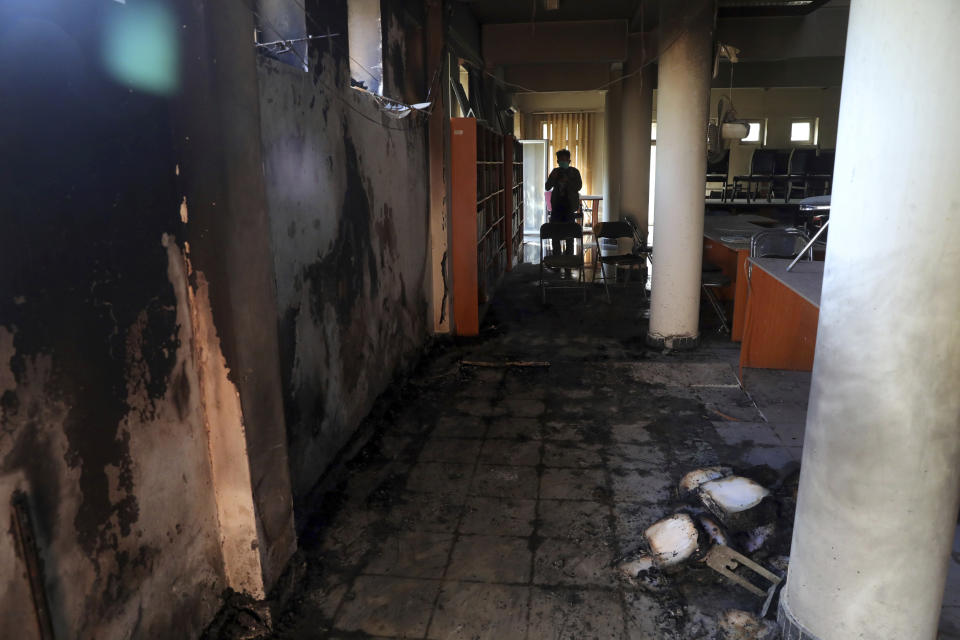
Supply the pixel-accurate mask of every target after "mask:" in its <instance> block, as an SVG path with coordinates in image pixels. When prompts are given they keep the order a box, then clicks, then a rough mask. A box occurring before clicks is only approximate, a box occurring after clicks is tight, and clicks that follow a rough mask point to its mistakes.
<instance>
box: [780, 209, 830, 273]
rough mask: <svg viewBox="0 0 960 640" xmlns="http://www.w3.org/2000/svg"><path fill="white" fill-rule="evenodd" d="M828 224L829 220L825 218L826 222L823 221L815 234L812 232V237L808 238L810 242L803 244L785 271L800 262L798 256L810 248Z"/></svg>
mask: <svg viewBox="0 0 960 640" xmlns="http://www.w3.org/2000/svg"><path fill="white" fill-rule="evenodd" d="M829 225H830V221H829V220H827V221H826V222H824V223H823V226H822V227H820V229H819V230H818V231H817V232H816V233H815V234H813V237H812V238H810V242H808V243H807V246H805V247H804V248H803V249H801V250H800V253H798V254H797V257H796V258H794V259H793V262H791V263H790V264H789V265H788V266H787V271H790V269H793V265H795V264H797V263H798V262H800V258H802V257H803V254H805V253H806V252H807V251H809V250H810V247H812V246H813V243H814V242H816V241H817V238H819V237H820V234H821V233H823V232H824V231H826V230H827V227H828V226H829Z"/></svg>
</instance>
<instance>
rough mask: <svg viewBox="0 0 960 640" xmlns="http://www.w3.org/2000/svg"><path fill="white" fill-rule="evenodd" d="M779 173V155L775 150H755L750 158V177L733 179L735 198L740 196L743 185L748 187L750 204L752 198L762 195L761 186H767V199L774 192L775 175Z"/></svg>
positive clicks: (747, 194)
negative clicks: (754, 192) (754, 193)
mask: <svg viewBox="0 0 960 640" xmlns="http://www.w3.org/2000/svg"><path fill="white" fill-rule="evenodd" d="M776 171H777V154H776V151H775V150H774V149H754V150H753V154H752V155H751V156H750V173H749V174H748V175H742V176H735V177H734V178H733V196H732V197H733V198H736V197H737V196H738V195H740V192H741V189H742V185H743V184H746V185H747V193H746V198H747V202H750V200H751V198H756V197H757V196H759V195H760V185H761V184H766V185H767V199H768V200H769V199H770V194H771V192H772V191H773V182H774V174H775V173H776ZM754 186H756V191H757V193H756V196H754V195H753V190H754Z"/></svg>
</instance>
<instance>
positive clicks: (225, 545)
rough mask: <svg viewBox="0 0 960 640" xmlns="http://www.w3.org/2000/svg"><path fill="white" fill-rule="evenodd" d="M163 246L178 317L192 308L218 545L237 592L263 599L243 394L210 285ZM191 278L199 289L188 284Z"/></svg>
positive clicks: (170, 244)
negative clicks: (228, 361) (217, 319)
mask: <svg viewBox="0 0 960 640" xmlns="http://www.w3.org/2000/svg"><path fill="white" fill-rule="evenodd" d="M162 244H163V246H164V248H166V250H167V256H168V260H169V268H168V275H169V278H170V282H171V284H172V285H173V287H174V291H175V294H176V296H177V302H178V304H177V307H178V313H181V314H182V313H183V312H184V310H186V309H189V320H188V319H187V318H186V317H184V316H181V317H179V321H180V322H181V323H187V322H189V326H191V327H192V331H193V357H194V359H195V362H196V365H197V369H198V372H199V376H198V387H199V392H200V396H201V398H200V404H201V407H202V415H203V424H204V427H205V429H206V433H207V439H208V440H207V446H208V451H209V456H210V465H211V469H212V479H213V490H214V494H215V501H216V512H217V522H218V526H219V529H220V546H221V551H222V554H223V563H224V568H225V571H226V575H227V584H228V585H229V586H230V587H231V588H233V589H234V590H236V591H242V592H246V593H249V594H251V595H252V596H254V597H257V598H262V597H264V595H265V591H264V585H263V572H262V568H261V565H260V554H259V552H258V551H257V547H258V536H257V527H256V514H255V511H254V505H253V488H252V486H251V483H250V465H249V462H248V458H247V443H246V438H245V436H244V427H243V410H242V408H241V406H240V394H239V392H238V391H237V388H236V386H235V385H234V384H233V382H231V381H230V378H229V373H230V370H229V369H228V367H227V364H226V360H225V359H224V357H223V353H222V351H221V348H220V338H219V336H218V335H217V330H216V326H215V325H214V323H213V313H212V311H211V308H210V294H209V285H208V283H207V280H206V277H205V276H204V274H203V272H200V271H192V272H191V268H190V265H189V262H188V261H187V259H186V258H185V257H184V256H183V254H182V253H181V252H180V249H179V247H177V245H176V242H175V241H174V240H173V238H172V236H169V235H164V236H163V241H162ZM188 274H190V275H192V276H193V280H194V282H195V283H196V285H195V287H190V286H188V284H187V282H188V280H187V276H188Z"/></svg>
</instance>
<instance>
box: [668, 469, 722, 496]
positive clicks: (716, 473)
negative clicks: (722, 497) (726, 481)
mask: <svg viewBox="0 0 960 640" xmlns="http://www.w3.org/2000/svg"><path fill="white" fill-rule="evenodd" d="M732 473H733V469H731V468H730V467H704V468H703V469H694V470H693V471H691V472H690V473H688V474H687V475H685V476H683V479H682V480H680V495H681V496H682V495H683V494H685V493H689V492H690V491H693V490H694V489H696V488H697V487H699V486H700V485H702V484H703V483H704V482H710V481H711V480H719V479H720V478H726V477H727V476H729V475H731V474H732Z"/></svg>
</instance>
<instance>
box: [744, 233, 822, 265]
mask: <svg viewBox="0 0 960 640" xmlns="http://www.w3.org/2000/svg"><path fill="white" fill-rule="evenodd" d="M809 241H810V238H809V237H808V236H807V234H806V232H804V231H802V230H800V229H770V230H768V231H761V232H759V233H756V234H754V236H753V237H752V238H751V239H750V257H751V258H787V259H790V258H793V257H795V256H796V255H797V254H798V253H799V252H800V251H802V250H803V247H804V245H806V244H807V242H809ZM807 254H808V255H807V259H808V260H813V249H812V248H810V249H808V250H807Z"/></svg>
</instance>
